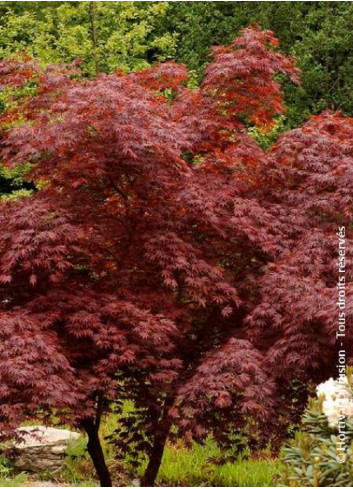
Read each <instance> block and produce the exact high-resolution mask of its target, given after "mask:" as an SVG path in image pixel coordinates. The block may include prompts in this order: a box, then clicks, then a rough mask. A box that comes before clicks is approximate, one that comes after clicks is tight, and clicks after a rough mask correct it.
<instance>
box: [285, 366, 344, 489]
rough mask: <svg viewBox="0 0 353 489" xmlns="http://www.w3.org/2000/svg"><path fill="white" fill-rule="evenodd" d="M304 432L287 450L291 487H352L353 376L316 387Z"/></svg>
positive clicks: (305, 418)
mask: <svg viewBox="0 0 353 489" xmlns="http://www.w3.org/2000/svg"><path fill="white" fill-rule="evenodd" d="M316 393H317V398H316V399H310V401H309V405H308V408H307V410H306V411H305V414H304V417H303V425H304V427H303V431H302V432H300V433H297V434H296V436H295V439H294V440H293V441H292V442H291V443H290V445H288V446H286V447H285V448H284V450H283V460H284V462H285V463H286V467H287V470H286V473H285V474H284V476H283V483H284V484H285V485H287V486H289V487H299V486H304V487H352V485H353V377H352V375H348V377H347V376H346V377H342V378H341V380H334V379H332V378H331V379H329V380H327V381H326V382H324V383H322V384H320V385H319V386H318V387H317V388H316Z"/></svg>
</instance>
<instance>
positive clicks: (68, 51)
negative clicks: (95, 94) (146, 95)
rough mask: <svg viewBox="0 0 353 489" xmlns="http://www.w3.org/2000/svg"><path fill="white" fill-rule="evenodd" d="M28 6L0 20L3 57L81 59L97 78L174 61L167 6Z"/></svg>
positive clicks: (10, 9) (10, 8)
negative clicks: (166, 21)
mask: <svg viewBox="0 0 353 489" xmlns="http://www.w3.org/2000/svg"><path fill="white" fill-rule="evenodd" d="M2 3H4V2H2ZM12 3H14V4H18V3H22V2H12ZM28 3H29V4H30V5H29V6H28V8H27V9H25V8H23V9H21V10H20V11H19V10H18V9H16V8H15V9H14V8H13V6H12V5H9V6H8V8H7V9H6V10H5V13H4V14H3V15H2V18H1V20H0V57H8V56H11V55H12V54H13V53H14V52H16V51H23V50H24V51H26V52H27V53H28V54H30V55H33V56H37V57H39V58H40V59H41V60H42V62H43V63H45V64H48V63H58V62H65V63H69V62H70V61H73V60H74V59H80V60H82V69H83V71H84V72H85V73H87V74H89V75H93V74H95V73H96V72H101V71H105V72H112V71H116V70H118V69H119V70H124V71H131V70H137V69H142V68H146V67H148V66H149V64H150V63H151V62H153V61H163V60H165V59H167V58H169V57H173V55H174V48H175V40H176V39H175V36H174V34H173V33H169V32H162V29H161V28H160V26H161V24H162V23H163V21H164V19H165V17H166V15H167V8H168V6H167V3H165V2H58V3H59V5H55V4H56V3H57V2H45V3H53V4H54V5H49V6H46V7H45V8H43V9H40V8H39V7H38V6H37V5H31V4H37V3H41V2H28ZM2 9H3V10H4V9H5V7H4V6H2Z"/></svg>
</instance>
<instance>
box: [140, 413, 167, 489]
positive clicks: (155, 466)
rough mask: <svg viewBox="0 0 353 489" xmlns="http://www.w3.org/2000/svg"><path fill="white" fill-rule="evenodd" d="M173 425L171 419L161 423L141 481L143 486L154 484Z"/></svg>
mask: <svg viewBox="0 0 353 489" xmlns="http://www.w3.org/2000/svg"><path fill="white" fill-rule="evenodd" d="M171 426H172V423H171V421H169V420H164V422H163V421H162V422H161V424H160V427H159V428H160V429H159V430H158V432H157V434H156V436H155V438H154V441H153V447H152V453H151V456H150V458H149V461H148V465H147V468H146V471H145V473H144V475H143V478H142V481H141V487H153V486H154V483H155V481H156V477H157V475H158V471H159V468H160V466H161V462H162V457H163V452H164V447H165V444H166V442H167V439H168V435H169V431H170V428H171Z"/></svg>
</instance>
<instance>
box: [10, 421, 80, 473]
mask: <svg viewBox="0 0 353 489" xmlns="http://www.w3.org/2000/svg"><path fill="white" fill-rule="evenodd" d="M17 431H18V434H19V435H20V436H21V441H18V442H16V443H15V444H14V448H15V449H16V453H17V455H16V458H15V460H14V464H15V466H16V467H17V468H18V469H20V470H24V471H28V472H44V471H46V470H49V471H50V472H51V473H52V472H56V471H58V470H60V469H61V467H62V466H63V461H64V456H65V453H66V451H67V448H68V446H69V444H70V443H72V442H73V441H75V440H77V439H78V438H80V436H81V435H80V433H75V432H73V431H69V430H61V429H58V428H48V427H46V426H24V427H22V428H19V429H18V430H17Z"/></svg>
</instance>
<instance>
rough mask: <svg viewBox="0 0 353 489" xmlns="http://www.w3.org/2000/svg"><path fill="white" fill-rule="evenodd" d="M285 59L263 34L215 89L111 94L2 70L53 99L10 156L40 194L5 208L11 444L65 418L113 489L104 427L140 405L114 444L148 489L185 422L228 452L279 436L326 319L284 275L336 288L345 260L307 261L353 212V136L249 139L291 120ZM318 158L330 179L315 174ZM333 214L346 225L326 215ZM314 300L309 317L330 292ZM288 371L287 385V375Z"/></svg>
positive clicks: (1, 74)
mask: <svg viewBox="0 0 353 489" xmlns="http://www.w3.org/2000/svg"><path fill="white" fill-rule="evenodd" d="M276 45H277V40H276V39H275V37H274V36H273V34H272V33H271V32H268V31H264V32H262V31H261V30H260V29H259V28H257V27H256V26H255V27H252V28H249V29H246V30H245V31H243V32H242V34H241V36H240V37H239V38H238V39H237V40H235V41H234V42H233V43H231V44H230V45H229V46H226V47H220V48H214V50H213V61H212V62H211V63H210V65H209V66H208V68H207V69H206V75H205V79H204V82H203V84H202V86H201V87H200V89H198V90H190V89H188V88H187V83H186V82H187V71H186V69H185V67H183V66H179V65H176V64H175V63H172V62H168V63H164V64H159V65H156V66H155V67H154V68H151V69H148V70H145V71H142V72H139V73H133V74H130V75H123V74H121V73H118V74H115V75H99V76H98V77H97V79H95V80H87V79H82V78H81V76H80V73H79V70H78V68H77V67H76V66H71V67H49V68H47V69H45V70H43V69H41V68H40V67H39V66H38V65H37V64H36V63H35V62H34V61H31V60H27V61H26V62H25V63H17V64H16V62H14V61H8V62H4V63H2V64H1V65H0V84H1V85H2V86H4V87H11V86H13V85H14V86H21V84H22V85H23V84H27V83H28V82H30V84H31V88H32V89H33V90H34V92H35V93H34V94H32V96H31V97H28V98H27V97H26V96H24V97H23V98H21V99H19V100H17V103H16V104H15V106H14V108H13V109H12V110H9V111H8V112H7V113H6V114H4V115H3V117H2V128H3V129H2V158H3V161H4V163H5V164H7V165H9V166H14V165H19V164H22V163H24V162H26V163H28V162H30V163H31V164H32V169H31V171H30V174H29V175H28V178H31V179H32V180H33V181H34V182H35V183H36V184H37V191H36V192H35V193H34V194H33V195H32V196H31V197H26V198H22V199H17V200H14V201H9V202H5V203H2V204H1V212H2V215H1V218H0V256H1V266H0V273H1V275H0V291H1V293H2V296H3V299H2V301H1V303H0V311H1V312H0V337H1V341H2V345H1V347H0V348H1V353H2V355H1V358H0V378H1V386H0V399H1V408H0V421H1V424H0V431H1V432H2V433H3V434H11V433H13V430H14V428H15V427H16V426H18V424H19V423H20V422H21V421H23V420H24V419H26V418H27V417H28V416H33V414H36V415H37V416H43V417H44V419H45V418H46V417H48V416H50V413H51V412H52V410H53V409H55V412H56V413H57V416H58V417H59V418H60V419H61V420H62V421H63V422H69V423H71V425H73V426H78V427H80V428H81V429H84V430H85V431H86V432H87V434H88V437H89V444H88V450H89V453H90V455H91V457H92V460H93V463H94V465H95V467H96V469H97V473H98V475H99V478H100V481H101V484H102V485H105V486H110V485H111V478H110V474H109V471H108V468H107V466H106V464H105V461H104V456H103V452H102V448H101V445H100V440H99V425H100V420H101V417H102V415H104V414H105V413H106V412H108V411H109V410H110V409H111V408H112V406H114V409H117V410H119V407H120V406H121V403H122V402H123V401H124V400H131V401H133V404H134V410H133V412H132V413H131V415H130V416H126V417H125V418H121V425H122V427H123V428H122V430H124V427H125V428H126V430H125V432H124V433H123V436H121V437H120V438H119V437H118V438H117V435H118V434H119V433H116V434H115V435H116V436H115V437H114V442H115V443H116V445H117V447H118V449H119V451H121V452H124V451H126V450H127V449H131V450H132V451H143V452H145V453H146V454H147V455H148V457H149V463H148V465H147V469H146V472H145V475H144V477H143V480H142V484H143V485H147V486H148V485H153V484H154V482H155V479H156V476H157V473H158V469H159V466H160V463H161V460H162V456H163V450H164V447H165V443H166V441H167V439H168V438H169V437H170V436H172V431H175V430H171V428H172V426H173V425H174V426H175V427H176V428H178V430H179V431H178V433H182V434H184V435H186V436H187V437H188V438H191V437H196V438H199V439H202V438H204V437H205V436H206V435H207V434H208V433H212V434H213V435H214V437H215V438H216V439H217V440H218V441H219V442H220V443H221V442H224V441H226V440H227V439H229V437H230V436H231V435H232V434H234V433H241V431H242V430H243V429H245V428H246V426H248V424H249V419H251V420H252V422H253V423H254V425H256V423H260V426H261V428H262V436H263V438H265V439H266V438H267V437H268V435H269V433H270V432H271V429H274V428H275V427H274V423H275V422H276V418H275V414H274V413H275V412H276V410H277V409H278V407H279V406H280V404H281V403H280V394H281V385H280V384H281V381H282V380H283V376H287V377H286V379H288V378H289V375H290V369H291V365H292V364H293V361H297V351H299V348H303V345H304V348H309V347H308V343H307V342H308V341H309V340H311V339H312V335H311V336H310V334H309V333H308V332H306V331H304V329H305V328H306V324H307V321H309V322H310V325H311V326H310V328H314V327H316V328H318V326H316V322H317V320H318V318H317V317H316V316H315V318H314V317H313V316H312V312H311V311H310V310H309V306H308V307H307V308H306V309H305V308H304V309H303V310H302V311H300V310H299V304H300V302H299V301H298V290H299V289H298V288H297V289H295V288H294V287H292V286H288V287H287V282H283V280H282V284H283V286H280V285H279V279H280V278H281V277H282V278H284V279H285V280H287V281H288V284H291V283H292V282H293V280H294V277H296V278H298V280H299V283H300V284H301V285H300V286H299V287H301V288H303V286H304V285H306V286H307V288H308V287H309V285H310V287H311V286H312V284H313V283H314V281H315V279H316V278H317V277H318V274H321V275H324V274H325V271H324V266H323V264H324V261H325V260H329V259H331V260H332V257H333V249H332V247H331V248H330V246H331V245H330V246H329V245H328V247H325V250H324V251H323V252H322V254H325V257H323V256H321V255H320V259H319V258H318V259H317V263H316V262H315V260H314V265H315V266H313V267H312V268H310V269H309V279H308V271H307V269H306V268H305V267H304V266H303V263H306V262H309V261H310V263H312V260H311V255H310V250H312V249H313V247H314V245H315V246H316V249H317V247H318V244H319V243H320V242H321V241H322V239H323V237H324V238H325V240H327V243H328V242H329V236H331V235H332V233H333V231H332V227H333V222H334V221H335V219H336V217H337V216H338V215H339V216H341V214H342V215H343V216H345V218H346V219H348V220H349V219H350V214H349V212H350V211H351V207H350V205H351V204H350V201H349V198H350V195H351V194H350V193H349V191H348V190H347V192H346V193H342V191H341V190H340V189H339V184H340V182H341V180H340V179H342V183H343V181H345V182H346V183H347V182H348V179H349V174H348V173H347V172H349V171H350V170H349V168H350V167H349V164H350V163H349V161H350V160H349V158H350V153H349V151H350V149H348V148H346V151H347V153H345V155H346V159H345V160H344V162H343V163H341V164H339V161H338V159H337V161H336V163H337V168H336V167H331V166H329V165H330V162H329V156H327V155H330V156H332V154H333V153H332V152H336V153H335V155H336V157H337V158H339V155H341V154H342V153H340V151H341V150H340V147H339V141H340V140H344V141H345V142H346V143H345V144H348V143H347V141H348V140H349V137H350V136H349V135H350V127H351V123H350V121H346V120H345V119H344V118H342V117H341V116H334V115H327V116H322V117H323V119H322V120H323V121H324V120H326V119H325V118H327V119H330V118H331V119H332V120H333V121H335V122H332V125H333V126H334V127H336V126H337V128H338V126H339V130H338V129H337V131H338V132H337V140H334V141H333V142H332V140H331V139H332V137H333V136H332V137H331V135H330V132H329V130H328V129H327V127H328V126H329V125H330V124H329V123H328V126H326V125H325V122H320V121H321V119H318V121H315V120H314V122H310V123H308V124H309V125H308V126H304V128H302V129H299V130H297V132H295V131H294V132H292V133H288V134H286V135H284V136H283V137H282V139H280V141H279V142H278V144H277V145H275V147H274V148H273V149H272V150H271V152H270V153H269V154H266V153H264V152H263V151H262V150H261V149H260V148H259V147H258V146H257V144H256V142H255V141H254V140H253V139H252V138H251V137H250V136H249V135H248V134H247V126H248V125H249V124H251V125H256V126H257V127H258V128H260V129H261V130H263V131H265V130H267V129H268V128H270V127H271V126H272V123H273V117H274V116H276V115H277V114H280V113H282V112H283V110H284V106H283V100H282V95H281V90H280V84H279V82H278V81H277V80H276V76H277V75H288V76H289V77H290V78H291V79H292V81H293V82H295V83H297V81H298V71H297V69H296V68H295V67H294V65H293V61H292V60H291V59H288V58H286V57H284V56H283V55H281V54H280V53H278V52H277V51H276V50H275V47H276ZM333 126H332V127H333ZM315 131H316V132H315ZM335 131H336V129H335ZM308 133H310V135H309V136H307V134H308ZM318 135H320V141H321V138H324V139H325V142H324V143H323V142H322V145H323V146H322V147H323V148H324V149H325V151H327V154H326V156H325V157H322V158H324V159H322V160H320V157H319V156H318V152H319V147H315V144H316V143H315V141H316V138H317V136H318ZM335 137H336V136H335ZM331 143H332V145H331V146H330V144H331ZM300 145H301V146H300ZM348 146H349V145H348ZM344 147H345V146H344ZM301 148H302V149H301ZM308 148H311V149H308ZM306 150H307V151H309V153H310V151H312V153H313V155H315V157H317V160H315V161H316V163H317V167H318V168H320V169H321V170H320V171H321V175H322V178H321V180H320V178H319V177H317V175H316V169H315V168H314V167H311V166H310V164H308V166H307V167H305V168H303V166H302V165H303V156H302V153H301V151H304V154H305V151H306ZM325 158H326V159H325ZM304 159H305V158H304ZM320 165H321V166H320ZM342 165H343V166H342ZM327 167H329V168H330V169H331V170H330V171H331V173H330V174H329V176H327V175H326V174H324V171H323V170H324V169H327ZM325 177H327V178H328V179H329V180H330V179H331V180H330V181H328V180H327V181H324V179H325ZM327 185H328V186H329V188H328V189H327V188H326V186H327ZM347 185H348V183H347ZM331 187H332V188H334V190H331ZM343 192H345V191H343ZM330 199H331V200H330ZM304 203H305V205H304ZM328 211H329V212H331V221H330V220H329V219H325V218H323V217H322V215H321V214H322V213H327V212H328ZM320 213H321V214H320ZM340 218H341V217H340ZM342 219H343V218H342ZM313 223H315V224H314V225H315V226H317V229H318V231H317V233H316V234H315V236H314V238H312V239H315V240H316V241H315V242H313V241H311V242H310V233H309V232H308V230H309V228H310V226H312V225H313ZM330 223H331V224H330ZM330 226H331V227H330ZM330 233H331V235H330ZM303 243H305V244H306V245H307V247H306V248H303ZM310 243H312V246H311V245H310V246H309V244H310ZM315 243H316V244H315ZM315 263H316V264H315ZM330 263H331V262H330ZM331 265H332V263H331ZM320 267H321V268H320ZM331 268H332V267H331ZM321 275H320V276H321ZM307 279H308V280H307ZM328 280H329V281H330V282H329V286H331V284H332V277H330V278H328ZM319 285H320V287H321V282H320V284H319ZM305 290H306V291H307V289H305ZM321 291H322V292H323V293H326V292H325V291H323V289H322V288H320V293H321ZM307 292H308V294H307V295H304V297H303V299H302V300H303V301H310V298H309V295H310V294H311V295H313V294H316V289H313V290H312V291H311V292H310V294H309V291H307ZM325 297H326V296H325ZM274 301H275V302H274ZM290 301H294V304H292V303H290ZM328 304H329V303H328V302H327V307H328ZM293 308H294V309H295V311H294V309H293ZM277 309H278V310H277ZM327 311H328V309H327ZM293 313H295V314H297V315H298V317H299V320H298V321H296V322H295V324H294V323H293V317H292V315H293ZM327 314H330V313H329V312H327ZM279 317H280V318H281V319H278V318H279ZM321 319H322V318H321ZM291 321H292V322H291ZM314 323H315V324H314ZM249 325H251V327H250V326H249ZM265 327H266V329H265ZM301 328H302V329H301ZM312 331H313V330H312ZM316 331H318V330H316ZM328 332H329V328H328V329H327V333H328ZM287 340H288V342H289V343H288V344H290V345H291V346H290V348H289V347H287V346H286V345H287ZM316 355H317V352H316V347H315V348H314V349H313V350H311V351H310V352H308V357H307V359H306V362H307V363H306V364H303V365H302V369H303V371H305V374H306V375H307V376H310V375H311V369H313V368H314V367H315V366H316V365H317V364H316V363H315V362H316V358H317V357H316ZM279 356H280V357H281V358H280V359H281V362H282V363H283V376H282V374H281V375H276V374H275V375H274V370H276V369H274V368H273V359H276V358H277V359H278V358H279ZM325 361H326V363H325V365H328V363H327V359H326V360H325ZM271 362H272V363H271ZM300 377H302V378H303V376H302V375H300ZM43 413H44V414H43ZM264 426H265V427H266V428H264ZM253 431H254V432H255V431H256V430H255V426H254V428H253ZM120 434H121V432H120ZM256 436H260V435H259V433H258V432H257V433H256ZM267 439H268V438H267Z"/></svg>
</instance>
